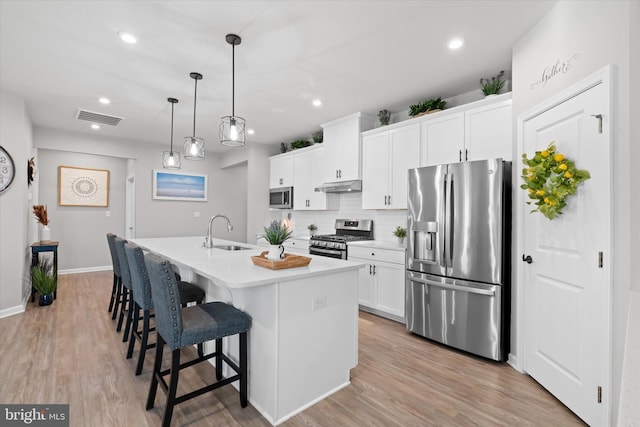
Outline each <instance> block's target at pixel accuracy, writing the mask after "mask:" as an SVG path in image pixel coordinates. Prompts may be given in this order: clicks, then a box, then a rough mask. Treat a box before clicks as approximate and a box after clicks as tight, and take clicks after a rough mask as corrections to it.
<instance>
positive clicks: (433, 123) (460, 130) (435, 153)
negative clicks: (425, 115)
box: [420, 112, 464, 166]
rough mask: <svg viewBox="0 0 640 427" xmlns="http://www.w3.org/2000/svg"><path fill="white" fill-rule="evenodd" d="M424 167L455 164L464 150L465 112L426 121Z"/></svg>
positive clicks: (423, 140) (423, 126) (424, 126)
mask: <svg viewBox="0 0 640 427" xmlns="http://www.w3.org/2000/svg"><path fill="white" fill-rule="evenodd" d="M421 126H422V129H421V131H422V132H421V133H422V160H421V162H420V164H421V165H422V166H433V165H441V164H445V163H455V162H459V161H461V160H462V153H463V150H464V112H459V113H455V114H449V115H446V116H444V117H438V118H434V119H433V120H426V121H424V122H423V123H422V124H421Z"/></svg>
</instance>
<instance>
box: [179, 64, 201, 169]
mask: <svg viewBox="0 0 640 427" xmlns="http://www.w3.org/2000/svg"><path fill="white" fill-rule="evenodd" d="M189 76H191V78H192V79H193V80H195V81H196V84H195V92H194V94H193V136H185V138H184V158H185V159H187V160H203V159H204V139H202V138H198V137H197V136H196V97H197V96H198V80H202V74H200V73H191V74H189Z"/></svg>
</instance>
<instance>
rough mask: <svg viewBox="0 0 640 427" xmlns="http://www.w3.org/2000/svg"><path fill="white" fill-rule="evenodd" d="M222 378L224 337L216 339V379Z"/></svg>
mask: <svg viewBox="0 0 640 427" xmlns="http://www.w3.org/2000/svg"><path fill="white" fill-rule="evenodd" d="M221 379H222V338H218V339H217V340H216V380H218V381H220V380H221Z"/></svg>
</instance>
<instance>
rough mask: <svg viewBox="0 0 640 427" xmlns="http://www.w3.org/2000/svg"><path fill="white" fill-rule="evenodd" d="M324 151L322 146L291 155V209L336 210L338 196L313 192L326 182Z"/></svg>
mask: <svg viewBox="0 0 640 427" xmlns="http://www.w3.org/2000/svg"><path fill="white" fill-rule="evenodd" d="M325 153H326V150H325V148H324V147H323V146H319V147H313V148H310V149H303V150H300V152H294V154H293V209H294V210H328V209H337V208H338V205H339V196H338V195H337V194H332V193H323V192H318V191H315V188H316V187H317V186H319V185H321V184H323V183H325V182H327V179H326V176H325V172H326V169H325V167H324V164H325V158H326V155H325Z"/></svg>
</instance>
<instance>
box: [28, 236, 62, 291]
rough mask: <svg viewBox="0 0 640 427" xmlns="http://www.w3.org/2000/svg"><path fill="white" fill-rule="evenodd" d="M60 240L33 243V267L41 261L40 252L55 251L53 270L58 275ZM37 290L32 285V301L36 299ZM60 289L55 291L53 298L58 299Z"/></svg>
mask: <svg viewBox="0 0 640 427" xmlns="http://www.w3.org/2000/svg"><path fill="white" fill-rule="evenodd" d="M59 244H60V242H36V243H34V244H32V245H31V268H33V267H35V266H36V265H38V262H39V261H40V257H39V254H40V253H42V252H53V271H54V274H55V276H56V278H57V277H58V245H59ZM36 292H37V291H36V290H35V289H34V288H33V286H31V302H34V301H35V300H36ZM57 295H58V290H57V289H56V290H55V291H54V292H53V299H56V297H57Z"/></svg>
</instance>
